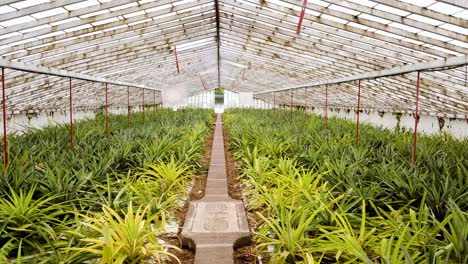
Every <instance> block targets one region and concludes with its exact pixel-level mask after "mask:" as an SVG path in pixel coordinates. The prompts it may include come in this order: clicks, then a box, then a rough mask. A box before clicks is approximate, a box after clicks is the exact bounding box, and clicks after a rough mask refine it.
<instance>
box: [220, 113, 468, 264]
mask: <svg viewBox="0 0 468 264" xmlns="http://www.w3.org/2000/svg"><path fill="white" fill-rule="evenodd" d="M225 123H226V127H227V130H228V132H229V138H230V149H231V151H232V152H233V154H234V157H235V158H236V159H237V160H238V161H239V172H240V177H241V178H242V181H243V186H244V199H245V201H246V205H247V208H248V211H249V212H251V213H253V215H254V217H253V218H254V221H253V223H251V224H252V225H253V229H254V230H255V241H256V245H257V248H256V250H257V254H258V255H260V256H263V257H264V258H265V257H266V258H268V259H269V260H270V263H369V264H371V263H387V264H390V263H393V264H395V263H468V224H467V223H468V214H467V209H468V192H467V190H468V140H464V141H458V140H455V139H453V138H452V137H450V136H449V135H446V134H441V135H438V136H420V140H419V141H418V146H417V150H418V160H417V162H416V164H415V165H413V164H412V161H411V153H412V134H410V133H404V132H399V131H389V130H384V129H379V128H375V127H372V126H369V125H362V126H361V131H360V133H361V141H360V142H359V144H356V142H355V134H354V133H355V124H354V123H351V122H348V121H344V120H338V119H330V120H329V121H328V129H326V127H325V123H324V120H323V119H322V118H320V117H318V116H315V115H308V116H306V117H304V114H303V113H302V112H294V113H293V114H292V115H291V114H290V113H289V111H280V110H233V111H230V112H229V113H227V114H226V115H225ZM264 262H265V259H264Z"/></svg>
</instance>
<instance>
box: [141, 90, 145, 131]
mask: <svg viewBox="0 0 468 264" xmlns="http://www.w3.org/2000/svg"><path fill="white" fill-rule="evenodd" d="M142 90H143V109H142V110H143V111H142V113H141V114H142V118H143V120H142V121H143V125H145V89H142Z"/></svg>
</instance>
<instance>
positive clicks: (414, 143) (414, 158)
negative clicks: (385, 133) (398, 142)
mask: <svg viewBox="0 0 468 264" xmlns="http://www.w3.org/2000/svg"><path fill="white" fill-rule="evenodd" d="M419 76H420V72H419V71H418V75H417V79H416V112H415V113H414V140H413V164H416V158H417V157H416V145H417V142H418V121H419V120H418V119H419Z"/></svg>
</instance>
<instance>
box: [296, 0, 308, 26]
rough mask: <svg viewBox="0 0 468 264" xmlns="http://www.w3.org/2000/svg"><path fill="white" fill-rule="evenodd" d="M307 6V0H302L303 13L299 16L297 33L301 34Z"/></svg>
mask: <svg viewBox="0 0 468 264" xmlns="http://www.w3.org/2000/svg"><path fill="white" fill-rule="evenodd" d="M306 7H307V0H303V2H302V9H301V15H300V17H299V23H297V30H296V34H300V33H301V27H302V20H303V19H304V14H305V10H306Z"/></svg>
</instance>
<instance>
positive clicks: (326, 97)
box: [325, 83, 328, 129]
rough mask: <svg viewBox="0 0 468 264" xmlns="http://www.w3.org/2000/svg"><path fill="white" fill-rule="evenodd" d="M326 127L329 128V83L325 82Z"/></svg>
mask: <svg viewBox="0 0 468 264" xmlns="http://www.w3.org/2000/svg"><path fill="white" fill-rule="evenodd" d="M325 129H328V83H326V84H325Z"/></svg>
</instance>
